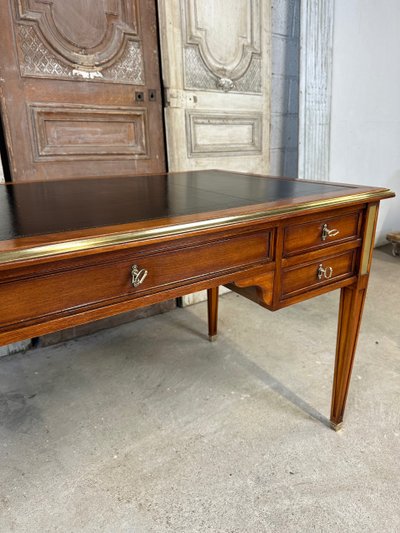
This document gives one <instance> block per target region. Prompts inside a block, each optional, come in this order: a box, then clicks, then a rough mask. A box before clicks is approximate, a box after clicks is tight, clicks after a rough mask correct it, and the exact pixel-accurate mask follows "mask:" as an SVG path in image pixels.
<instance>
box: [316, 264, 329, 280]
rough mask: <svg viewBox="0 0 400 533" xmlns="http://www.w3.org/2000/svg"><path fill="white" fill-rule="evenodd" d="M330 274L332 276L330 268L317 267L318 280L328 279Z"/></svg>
mask: <svg viewBox="0 0 400 533" xmlns="http://www.w3.org/2000/svg"><path fill="white" fill-rule="evenodd" d="M332 274H333V268H332V267H326V268H324V267H323V266H322V264H321V265H319V267H318V270H317V276H318V279H322V278H325V279H330V278H331V277H332Z"/></svg>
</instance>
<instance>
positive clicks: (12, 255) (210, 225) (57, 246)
mask: <svg viewBox="0 0 400 533" xmlns="http://www.w3.org/2000/svg"><path fill="white" fill-rule="evenodd" d="M392 196H393V193H392V192H391V191H390V190H383V191H379V192H376V191H374V192H366V193H358V194H352V195H348V196H341V197H338V198H327V199H324V200H315V201H311V202H303V203H301V204H297V205H294V206H285V207H281V208H279V207H278V208H272V209H265V210H262V211H259V212H255V213H247V214H242V215H231V216H225V217H219V218H214V219H211V220H210V219H208V220H200V221H196V222H186V223H182V224H174V225H165V226H159V227H155V228H148V229H139V230H132V231H126V232H121V233H113V234H110V235H101V236H98V237H91V238H82V239H74V240H70V241H65V242H60V243H52V244H45V245H41V246H33V247H30V248H25V249H21V248H19V249H15V250H10V251H4V252H0V263H3V264H4V263H13V262H17V261H21V260H29V259H41V258H45V257H51V256H55V255H60V254H68V253H74V252H81V251H84V250H91V249H94V248H102V247H105V246H115V245H119V244H128V243H131V242H140V241H144V240H150V239H155V238H160V237H169V236H171V237H172V236H176V235H181V234H182V235H184V234H186V233H189V232H195V231H202V230H210V229H217V228H223V227H227V226H231V225H235V224H240V223H244V222H256V221H259V220H262V219H263V218H267V217H273V216H278V215H284V214H290V213H296V212H299V211H308V210H314V209H319V208H324V207H335V206H341V205H345V204H349V203H352V202H362V201H373V200H381V199H383V198H390V197H392Z"/></svg>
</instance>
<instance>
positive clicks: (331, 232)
mask: <svg viewBox="0 0 400 533" xmlns="http://www.w3.org/2000/svg"><path fill="white" fill-rule="evenodd" d="M339 233H340V232H339V230H338V229H336V228H334V229H329V228H328V224H324V225H323V226H322V233H321V240H323V241H326V239H327V238H328V237H336V235H339Z"/></svg>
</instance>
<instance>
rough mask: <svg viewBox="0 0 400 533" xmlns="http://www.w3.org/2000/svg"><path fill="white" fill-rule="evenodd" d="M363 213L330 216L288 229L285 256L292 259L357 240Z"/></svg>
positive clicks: (286, 230)
mask: <svg viewBox="0 0 400 533" xmlns="http://www.w3.org/2000/svg"><path fill="white" fill-rule="evenodd" d="M361 213H362V211H355V212H352V213H347V214H342V215H340V216H332V214H331V215H329V214H328V215H326V216H324V217H323V218H320V219H316V220H313V221H311V222H304V223H302V224H295V225H293V226H288V227H286V228H285V238H284V248H283V254H284V256H285V257H290V256H292V255H296V254H298V253H302V252H306V251H311V250H317V249H319V248H324V247H326V246H329V245H331V244H339V243H342V242H346V241H349V240H352V239H357V238H358V237H360V231H361Z"/></svg>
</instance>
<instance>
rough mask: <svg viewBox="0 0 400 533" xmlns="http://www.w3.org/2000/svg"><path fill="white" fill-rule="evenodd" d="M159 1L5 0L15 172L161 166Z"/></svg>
mask: <svg viewBox="0 0 400 533" xmlns="http://www.w3.org/2000/svg"><path fill="white" fill-rule="evenodd" d="M155 2H156V0H2V1H1V2H0V35H1V38H0V69H1V70H0V91H1V94H0V96H1V114H2V121H3V127H4V132H5V137H6V143H7V148H8V155H9V163H10V167H11V174H12V179H13V180H18V181H21V180H33V179H35V180H36V179H58V178H78V177H86V176H123V175H130V174H137V173H152V172H153V173H154V172H159V171H163V170H165V161H164V145H163V123H162V108H161V101H162V99H161V94H160V80H159V78H160V76H159V63H158V51H157V50H158V47H157V26H156V12H155V7H156V6H155Z"/></svg>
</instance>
